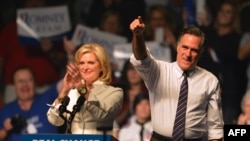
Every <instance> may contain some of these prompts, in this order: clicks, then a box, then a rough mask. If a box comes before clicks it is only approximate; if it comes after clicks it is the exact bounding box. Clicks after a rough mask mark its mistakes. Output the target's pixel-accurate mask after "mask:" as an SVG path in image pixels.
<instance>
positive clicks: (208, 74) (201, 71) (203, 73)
mask: <svg viewBox="0 0 250 141" xmlns="http://www.w3.org/2000/svg"><path fill="white" fill-rule="evenodd" d="M196 71H197V72H198V73H199V75H200V76H202V77H207V78H210V79H213V80H216V81H218V78H217V77H216V76H215V75H214V74H213V73H212V72H210V71H209V70H207V69H205V68H202V67H199V66H197V67H196Z"/></svg>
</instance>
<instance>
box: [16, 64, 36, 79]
mask: <svg viewBox="0 0 250 141" xmlns="http://www.w3.org/2000/svg"><path fill="white" fill-rule="evenodd" d="M20 70H28V71H30V73H31V74H32V76H33V78H34V80H35V79H36V76H35V73H34V71H33V70H32V69H31V68H30V67H28V66H19V67H17V68H16V69H15V71H14V72H13V73H12V83H14V76H15V74H16V73H17V72H18V71H20Z"/></svg>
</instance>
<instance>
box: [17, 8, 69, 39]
mask: <svg viewBox="0 0 250 141" xmlns="http://www.w3.org/2000/svg"><path fill="white" fill-rule="evenodd" d="M16 22H17V28H18V37H19V41H20V42H21V43H23V44H38V43H39V42H40V39H42V38H49V39H50V40H51V41H53V40H58V39H62V37H63V36H65V35H67V34H69V33H70V31H71V24H70V18H69V13H68V8H67V6H55V7H43V8H26V9H18V10H17V19H16Z"/></svg>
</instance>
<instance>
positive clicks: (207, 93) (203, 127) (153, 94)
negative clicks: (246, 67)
mask: <svg viewBox="0 0 250 141" xmlns="http://www.w3.org/2000/svg"><path fill="white" fill-rule="evenodd" d="M130 61H131V63H132V64H133V65H134V66H135V69H136V70H137V71H138V72H139V74H140V75H141V77H142V78H143V79H144V81H145V84H146V86H147V88H148V90H149V98H150V107H151V118H152V119H151V121H152V125H153V130H154V131H155V132H157V133H159V134H161V135H163V136H167V137H172V131H173V124H174V120H175V114H176V109H177V103H178V96H179V91H180V85H181V82H182V80H183V76H182V74H183V71H182V70H181V69H180V67H179V66H178V64H177V63H176V62H172V63H169V62H163V61H160V60H156V59H155V58H154V57H153V56H151V55H148V56H147V57H146V58H145V59H144V60H136V59H135V57H134V55H132V56H131V58H130ZM188 85H189V86H188V101H187V111H186V124H185V138H186V139H192V138H202V137H204V136H205V135H206V134H208V139H219V138H222V137H223V124H224V122H223V118H222V110H221V100H220V85H219V81H218V79H217V78H216V77H215V76H214V75H213V74H212V73H210V72H208V71H206V70H205V69H202V68H200V67H196V68H195V69H194V70H193V71H192V72H190V73H189V77H188Z"/></svg>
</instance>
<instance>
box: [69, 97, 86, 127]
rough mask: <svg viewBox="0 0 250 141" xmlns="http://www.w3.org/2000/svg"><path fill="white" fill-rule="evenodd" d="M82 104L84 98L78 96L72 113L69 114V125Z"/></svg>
mask: <svg viewBox="0 0 250 141" xmlns="http://www.w3.org/2000/svg"><path fill="white" fill-rule="evenodd" d="M84 102H85V97H84V96H83V95H81V96H79V97H78V99H77V101H76V104H75V105H74V106H73V111H72V112H71V114H70V117H69V123H71V122H72V121H73V119H74V117H75V114H76V113H77V112H79V111H80V110H81V106H82V105H83V103H84Z"/></svg>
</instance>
